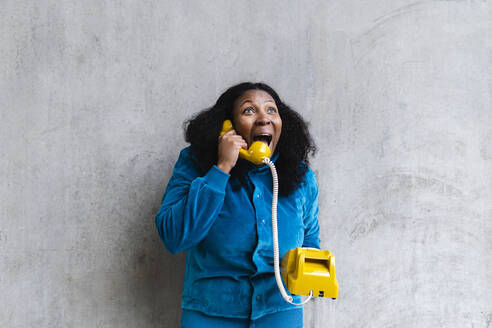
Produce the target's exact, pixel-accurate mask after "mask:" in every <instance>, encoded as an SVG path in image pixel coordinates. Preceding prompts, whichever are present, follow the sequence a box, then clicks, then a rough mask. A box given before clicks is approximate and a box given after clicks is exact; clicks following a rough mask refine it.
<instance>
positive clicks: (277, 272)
mask: <svg viewBox="0 0 492 328" xmlns="http://www.w3.org/2000/svg"><path fill="white" fill-rule="evenodd" d="M263 163H265V164H266V165H268V166H269V167H270V170H271V171H272V179H273V197H272V236H273V268H274V270H275V280H276V281H277V286H278V289H279V290H280V294H282V297H283V298H284V300H286V301H287V302H289V303H290V304H292V305H303V304H305V303H306V302H307V301H309V300H310V299H311V297H313V291H311V292H310V295H309V297H308V298H307V299H306V300H304V301H303V302H301V303H294V302H292V296H290V295H289V294H287V292H286V291H285V287H284V284H283V283H282V277H281V276H280V260H279V251H278V228H277V203H278V176H277V169H276V168H275V165H274V164H273V162H272V161H271V160H270V159H269V158H265V159H264V160H263Z"/></svg>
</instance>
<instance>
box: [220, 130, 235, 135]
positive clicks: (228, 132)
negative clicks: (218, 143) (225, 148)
mask: <svg viewBox="0 0 492 328" xmlns="http://www.w3.org/2000/svg"><path fill="white" fill-rule="evenodd" d="M235 134H236V130H234V129H232V130H229V131H227V132H226V133H224V134H223V135H222V136H233V135H235Z"/></svg>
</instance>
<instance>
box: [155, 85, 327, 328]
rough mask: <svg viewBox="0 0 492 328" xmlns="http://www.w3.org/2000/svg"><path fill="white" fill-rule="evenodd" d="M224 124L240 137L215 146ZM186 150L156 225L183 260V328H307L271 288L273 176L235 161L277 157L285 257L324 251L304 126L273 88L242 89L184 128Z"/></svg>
mask: <svg viewBox="0 0 492 328" xmlns="http://www.w3.org/2000/svg"><path fill="white" fill-rule="evenodd" d="M226 119H229V120H231V121H232V123H233V126H234V130H232V131H229V132H228V133H226V134H224V135H222V136H219V134H220V131H221V128H222V123H223V121H224V120H226ZM186 141H187V142H189V143H190V144H191V145H190V146H189V147H187V148H185V149H183V150H182V151H181V154H180V156H179V159H178V161H177V163H176V165H175V167H174V171H173V175H172V177H171V179H170V181H169V184H168V186H167V189H166V192H165V194H164V197H163V200H162V205H161V208H160V209H159V212H158V213H157V215H156V225H157V230H158V231H159V235H160V237H161V239H162V241H163V243H164V245H165V246H166V248H167V249H168V250H169V251H170V252H171V253H177V252H181V251H187V256H186V273H185V282H184V290H183V296H182V304H181V305H182V308H183V314H182V317H181V324H182V327H184V328H192V327H270V328H271V327H284V328H286V327H302V306H294V305H291V304H289V303H287V302H285V301H284V300H283V298H282V297H281V294H280V292H279V290H278V288H277V285H276V282H275V277H274V269H273V250H272V247H273V246H272V228H271V204H272V177H271V173H270V170H269V168H268V166H266V165H259V166H258V165H254V164H252V163H250V162H248V161H245V160H243V159H242V158H239V157H238V153H239V149H241V148H244V149H246V148H248V147H249V146H250V145H251V144H252V143H253V142H254V141H262V142H264V143H266V144H267V145H268V146H269V147H270V149H271V151H272V156H271V160H272V161H273V162H274V163H275V165H276V167H277V172H278V175H279V193H280V195H279V199H278V214H277V215H278V230H279V231H278V235H279V246H280V256H282V255H283V254H285V253H286V252H287V251H288V250H290V249H292V248H296V247H301V246H304V247H315V248H319V238H318V236H319V227H318V188H317V184H316V179H315V176H314V173H313V171H312V170H311V169H310V168H309V167H308V156H309V155H310V154H313V153H314V152H315V146H314V143H313V141H312V138H311V136H310V134H309V131H308V129H307V125H306V123H305V122H304V121H303V120H302V118H301V117H300V116H299V115H298V114H297V113H296V112H295V111H293V110H292V109H291V108H289V107H288V106H287V105H286V104H284V103H283V102H282V101H281V100H280V98H279V96H278V95H277V93H276V92H275V91H274V90H273V89H272V88H271V87H269V86H268V85H266V84H263V83H250V82H246V83H241V84H238V85H236V86H233V87H231V88H229V89H228V90H227V91H225V92H224V93H223V94H222V95H221V96H220V97H219V99H218V100H217V103H216V104H215V105H214V106H213V107H211V108H209V109H206V110H204V111H202V112H200V113H198V114H197V115H196V116H195V117H194V118H192V119H191V120H190V121H188V122H187V125H186ZM294 302H296V303H298V302H300V297H299V296H294Z"/></svg>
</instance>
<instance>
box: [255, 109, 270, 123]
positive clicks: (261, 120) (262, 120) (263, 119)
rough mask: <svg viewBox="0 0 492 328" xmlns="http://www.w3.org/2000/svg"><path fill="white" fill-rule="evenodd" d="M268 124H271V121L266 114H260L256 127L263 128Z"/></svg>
mask: <svg viewBox="0 0 492 328" xmlns="http://www.w3.org/2000/svg"><path fill="white" fill-rule="evenodd" d="M268 124H271V121H270V119H269V118H268V117H267V115H266V114H265V113H263V112H259V113H258V116H257V118H256V125H260V126H263V125H268Z"/></svg>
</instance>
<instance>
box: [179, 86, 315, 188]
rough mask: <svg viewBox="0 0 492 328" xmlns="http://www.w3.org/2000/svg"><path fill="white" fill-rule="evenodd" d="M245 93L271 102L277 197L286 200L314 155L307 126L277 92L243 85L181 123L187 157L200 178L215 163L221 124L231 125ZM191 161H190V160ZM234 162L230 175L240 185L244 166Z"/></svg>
mask: <svg viewBox="0 0 492 328" xmlns="http://www.w3.org/2000/svg"><path fill="white" fill-rule="evenodd" d="M248 90H263V91H266V92H267V93H268V94H270V96H271V97H272V98H273V100H275V103H276V105H277V108H278V111H279V115H280V118H281V119H282V133H281V134H280V140H279V142H278V145H277V147H276V150H275V152H277V151H278V152H279V156H278V159H277V160H276V161H275V166H276V168H277V172H278V177H279V193H280V195H283V196H287V195H289V194H290V193H291V192H292V191H293V190H295V189H296V188H297V187H298V185H299V184H300V183H301V182H302V179H303V177H304V174H305V173H306V171H307V168H308V167H307V165H308V164H309V156H310V155H314V154H315V152H316V146H315V144H314V141H313V139H312V137H311V135H310V133H309V130H308V126H307V123H306V122H305V121H304V120H303V119H302V117H301V116H300V115H299V114H298V113H297V112H296V111H294V110H293V109H292V108H290V107H289V106H288V105H286V104H285V103H283V102H282V101H281V100H280V97H279V96H278V94H277V92H275V90H273V88H271V87H270V86H268V85H267V84H265V83H252V82H243V83H240V84H237V85H235V86H232V87H230V88H229V89H227V90H226V91H225V92H224V93H223V94H222V95H221V96H220V97H219V99H218V100H217V102H216V103H215V105H214V106H212V107H210V108H206V109H204V110H202V111H201V112H199V113H198V114H196V115H195V116H193V117H192V118H191V119H189V120H187V121H185V122H184V125H183V126H184V129H185V140H186V141H187V142H189V143H190V144H191V149H190V150H191V152H190V155H192V156H193V157H195V158H196V159H197V160H195V161H194V162H195V164H196V165H197V167H198V168H199V169H200V170H201V171H202V173H203V174H204V173H205V172H207V171H208V170H209V169H210V168H211V167H212V166H213V165H215V164H216V163H217V158H218V136H219V134H220V131H221V129H222V123H223V122H224V120H226V119H229V120H231V121H232V122H233V124H234V120H233V115H232V110H233V107H234V102H235V101H236V99H237V98H239V97H240V96H242V95H243V94H244V93H245V92H246V91H248ZM193 157H192V159H193ZM244 162H245V161H241V160H238V162H237V163H236V166H235V167H234V168H233V169H232V170H231V175H232V177H234V178H237V179H238V180H239V181H241V183H244V174H243V173H244V170H247V168H248V167H251V165H248V164H247V163H244Z"/></svg>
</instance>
